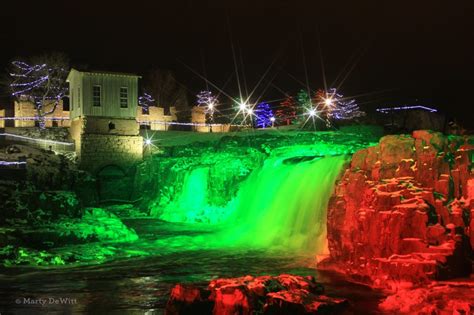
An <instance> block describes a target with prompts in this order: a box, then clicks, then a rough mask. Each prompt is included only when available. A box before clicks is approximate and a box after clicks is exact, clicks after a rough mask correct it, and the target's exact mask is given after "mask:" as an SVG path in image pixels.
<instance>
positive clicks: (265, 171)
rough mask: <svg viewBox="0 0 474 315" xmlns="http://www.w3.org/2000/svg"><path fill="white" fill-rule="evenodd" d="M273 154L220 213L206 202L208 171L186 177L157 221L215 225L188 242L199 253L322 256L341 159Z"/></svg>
mask: <svg viewBox="0 0 474 315" xmlns="http://www.w3.org/2000/svg"><path fill="white" fill-rule="evenodd" d="M274 153H275V154H273V155H272V156H271V157H269V158H268V159H267V160H265V162H264V164H263V165H262V166H261V167H260V168H258V169H255V170H253V171H252V173H251V174H250V175H249V177H248V178H247V179H246V180H245V181H244V182H243V183H241V184H240V188H239V191H238V193H237V196H236V197H235V198H234V199H233V200H232V201H230V202H229V203H228V204H227V206H224V207H217V206H210V205H209V204H208V202H207V200H208V194H209V192H208V184H209V168H208V167H199V168H195V169H193V170H191V171H189V172H188V173H187V174H186V175H185V177H184V182H183V186H182V189H181V191H180V192H178V194H177V195H176V197H175V199H174V200H173V201H172V202H170V203H169V204H167V205H166V207H165V208H164V210H163V212H162V214H161V216H160V218H161V219H163V220H165V221H170V222H187V223H210V224H213V229H214V231H215V233H212V234H210V235H208V236H206V237H205V238H203V239H194V240H193V241H192V242H197V243H196V244H195V245H196V246H197V247H201V248H203V247H221V248H223V247H240V248H263V249H272V250H281V251H285V252H298V253H300V254H306V253H312V254H325V253H326V251H327V244H326V242H327V241H326V210H327V206H328V201H329V198H330V196H331V195H332V192H333V189H334V184H335V182H336V179H337V176H338V175H339V174H340V172H341V169H342V166H343V164H344V163H345V160H346V159H345V156H342V155H341V156H330V157H321V156H319V157H318V156H315V155H314V154H313V153H314V152H310V153H311V154H310V155H304V154H303V155H301V154H302V152H301V151H295V150H294V149H292V150H286V151H285V150H283V151H278V152H274ZM306 153H307V154H308V152H306ZM198 243H199V244H200V245H198Z"/></svg>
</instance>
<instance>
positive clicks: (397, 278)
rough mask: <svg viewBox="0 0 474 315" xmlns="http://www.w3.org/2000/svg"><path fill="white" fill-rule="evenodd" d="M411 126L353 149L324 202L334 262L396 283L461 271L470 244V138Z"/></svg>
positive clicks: (368, 279) (388, 284)
mask: <svg viewBox="0 0 474 315" xmlns="http://www.w3.org/2000/svg"><path fill="white" fill-rule="evenodd" d="M467 140H468V139H467V138H461V137H453V136H450V137H447V136H443V135H442V134H441V133H437V132H429V131H414V132H413V134H412V135H411V136H410V135H399V136H385V137H383V138H382V139H381V140H380V142H379V144H378V145H377V146H374V147H369V148H367V149H364V150H360V151H358V152H356V153H355V154H354V155H353V158H352V162H351V165H350V167H349V168H348V169H347V170H346V172H345V174H344V175H343V177H342V179H341V180H340V182H339V183H338V185H337V187H336V192H335V194H334V196H333V197H332V198H331V201H330V204H329V207H328V244H329V251H330V257H329V258H327V259H326V260H324V261H322V262H321V263H320V264H319V268H323V269H333V270H336V271H339V272H342V273H344V274H346V275H349V276H350V277H352V279H353V280H355V281H358V282H363V283H366V284H369V285H371V286H373V287H379V288H385V289H392V290H397V289H400V288H403V287H410V286H412V285H416V284H423V283H428V282H429V281H431V280H433V279H449V278H453V277H463V276H468V275H469V274H470V273H471V271H472V257H473V251H472V248H474V175H473V173H472V171H471V169H472V152H473V150H474V146H472V145H470V144H469V143H468V141H467Z"/></svg>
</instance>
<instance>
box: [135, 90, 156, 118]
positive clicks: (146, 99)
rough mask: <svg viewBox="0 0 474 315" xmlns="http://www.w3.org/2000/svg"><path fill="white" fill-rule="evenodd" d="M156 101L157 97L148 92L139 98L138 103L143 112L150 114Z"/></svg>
mask: <svg viewBox="0 0 474 315" xmlns="http://www.w3.org/2000/svg"><path fill="white" fill-rule="evenodd" d="M154 102H155V99H154V98H153V97H152V96H151V95H150V94H148V93H146V92H145V93H143V95H141V96H140V97H139V98H138V105H140V106H141V107H142V113H143V114H146V115H148V114H150V106H152V105H153V103H154Z"/></svg>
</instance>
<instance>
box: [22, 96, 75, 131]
mask: <svg viewBox="0 0 474 315" xmlns="http://www.w3.org/2000/svg"><path fill="white" fill-rule="evenodd" d="M53 106H54V102H49V103H47V104H46V105H44V109H45V112H48V111H51V110H52V109H53ZM36 115H37V112H36V109H35V105H34V104H33V103H32V102H31V101H27V100H19V101H15V103H14V118H15V127H35V126H37V125H38V121H37V120H35V117H36ZM69 126H70V120H69V110H67V108H64V102H63V100H60V101H59V104H58V105H57V106H56V109H55V110H54V111H53V112H52V113H51V114H49V115H47V116H46V127H47V128H50V127H69Z"/></svg>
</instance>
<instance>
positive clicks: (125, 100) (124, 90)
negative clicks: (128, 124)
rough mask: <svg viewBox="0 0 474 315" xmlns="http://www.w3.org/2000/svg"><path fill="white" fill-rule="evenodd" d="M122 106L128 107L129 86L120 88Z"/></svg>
mask: <svg viewBox="0 0 474 315" xmlns="http://www.w3.org/2000/svg"><path fill="white" fill-rule="evenodd" d="M120 107H121V108H127V107H128V88H126V87H121V88H120Z"/></svg>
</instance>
